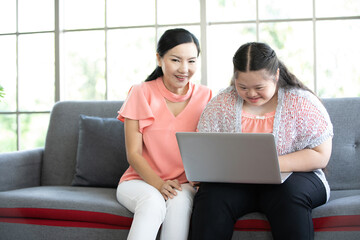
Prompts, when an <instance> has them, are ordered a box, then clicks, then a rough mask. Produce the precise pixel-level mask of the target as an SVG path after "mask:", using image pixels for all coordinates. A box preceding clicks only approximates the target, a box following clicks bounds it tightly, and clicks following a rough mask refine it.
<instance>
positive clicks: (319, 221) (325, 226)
mask: <svg viewBox="0 0 360 240" xmlns="http://www.w3.org/2000/svg"><path fill="white" fill-rule="evenodd" d="M313 223H314V230H315V231H316V232H322V231H360V216H359V215H344V216H331V217H320V218H314V219H313ZM270 229H271V228H270V224H269V222H268V221H267V220H256V219H247V220H238V221H237V222H236V224H235V231H270Z"/></svg>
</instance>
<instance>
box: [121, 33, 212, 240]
mask: <svg viewBox="0 0 360 240" xmlns="http://www.w3.org/2000/svg"><path fill="white" fill-rule="evenodd" d="M199 53H200V48H199V42H198V40H197V38H196V37H195V36H194V35H193V34H192V33H190V32H188V31H187V30H185V29H171V30H168V31H166V32H165V33H164V34H163V35H162V37H161V38H160V40H159V42H158V47H157V54H156V57H157V63H158V67H157V68H156V69H155V70H154V72H153V73H152V74H151V75H150V76H149V77H148V78H147V79H146V80H145V82H143V83H141V84H139V85H135V86H133V87H132V89H131V91H130V92H129V95H128V97H127V99H126V101H125V103H124V104H123V106H122V107H121V109H120V111H119V115H118V119H119V120H122V121H124V123H125V143H126V153H127V158H128V161H129V164H130V167H129V168H128V169H127V171H126V172H125V173H124V175H123V176H122V177H121V179H120V183H119V186H118V188H117V199H118V201H119V202H120V203H121V204H122V205H124V206H125V207H126V208H128V209H129V210H130V211H131V212H133V213H134V219H133V222H132V225H131V229H130V232H129V235H128V239H139V240H144V239H155V238H156V236H157V232H158V230H159V227H160V225H162V227H161V239H187V237H188V229H189V222H190V216H191V210H192V202H193V196H194V194H195V190H194V188H193V186H192V185H191V184H190V183H189V182H188V180H187V179H186V176H185V172H184V168H183V165H182V160H181V157H180V152H179V149H178V145H177V141H176V137H175V133H176V132H178V131H195V130H196V126H197V123H198V120H199V117H200V114H201V112H202V111H203V109H204V107H205V106H206V104H207V103H208V101H209V100H210V99H211V96H212V95H211V91H210V89H209V88H207V87H204V86H201V85H195V84H194V83H192V82H191V81H190V80H191V78H192V76H193V75H194V73H195V71H196V66H197V60H198V56H199Z"/></svg>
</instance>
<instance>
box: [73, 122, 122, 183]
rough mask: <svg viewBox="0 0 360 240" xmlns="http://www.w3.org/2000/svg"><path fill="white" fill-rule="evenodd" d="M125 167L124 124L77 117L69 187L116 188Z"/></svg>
mask: <svg viewBox="0 0 360 240" xmlns="http://www.w3.org/2000/svg"><path fill="white" fill-rule="evenodd" d="M128 166H129V165H128V162H127V159H126V152H125V137H124V124H123V122H121V121H119V120H118V119H116V118H100V117H91V116H85V115H80V122H79V143H78V149H77V158H76V173H75V176H74V179H73V181H72V185H76V186H91V187H113V188H116V187H117V185H118V182H119V179H120V177H121V175H122V174H123V173H124V171H125V170H126V169H127V167H128Z"/></svg>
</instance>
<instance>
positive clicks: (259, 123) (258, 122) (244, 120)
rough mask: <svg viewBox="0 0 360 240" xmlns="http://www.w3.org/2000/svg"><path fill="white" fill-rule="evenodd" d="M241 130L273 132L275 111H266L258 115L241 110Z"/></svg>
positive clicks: (245, 131) (246, 131)
mask: <svg viewBox="0 0 360 240" xmlns="http://www.w3.org/2000/svg"><path fill="white" fill-rule="evenodd" d="M241 115H242V117H241V131H242V132H244V133H272V132H273V126H274V119H275V111H273V112H270V113H266V114H265V115H264V116H256V115H253V114H250V113H247V112H244V111H242V112H241Z"/></svg>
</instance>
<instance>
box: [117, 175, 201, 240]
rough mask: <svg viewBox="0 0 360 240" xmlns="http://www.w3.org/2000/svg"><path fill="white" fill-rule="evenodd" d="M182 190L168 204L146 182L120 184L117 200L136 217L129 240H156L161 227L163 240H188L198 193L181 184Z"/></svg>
mask: <svg viewBox="0 0 360 240" xmlns="http://www.w3.org/2000/svg"><path fill="white" fill-rule="evenodd" d="M181 188H182V191H178V190H176V191H177V195H176V196H174V198H172V199H171V198H169V199H168V200H167V201H165V199H164V198H163V196H162V195H161V193H160V192H159V191H158V190H157V189H156V188H154V187H153V186H151V185H149V184H147V183H146V182H145V181H143V180H130V181H124V182H122V183H120V184H119V186H118V188H117V191H116V197H117V200H118V201H119V202H120V203H121V204H122V205H123V206H125V207H126V208H127V209H129V211H131V212H133V213H134V219H133V222H132V225H131V228H130V232H129V235H128V238H127V239H128V240H146V239H149V240H154V239H156V236H157V233H158V231H159V228H160V226H161V224H162V227H161V239H162V240H163V239H164V240H169V239H171V240H173V239H174V240H175V239H179V240H186V239H187V237H188V232H189V225H190V217H191V211H192V205H193V198H194V195H195V190H194V188H193V187H192V186H191V185H190V184H189V183H185V184H181Z"/></svg>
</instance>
